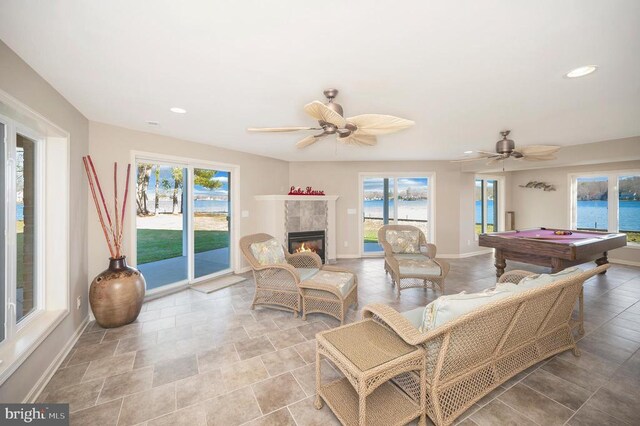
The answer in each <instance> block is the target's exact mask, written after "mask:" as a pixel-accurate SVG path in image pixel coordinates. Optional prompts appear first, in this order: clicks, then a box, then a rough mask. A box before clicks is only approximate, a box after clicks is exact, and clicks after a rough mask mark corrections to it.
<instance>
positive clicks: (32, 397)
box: [22, 316, 89, 404]
mask: <svg viewBox="0 0 640 426" xmlns="http://www.w3.org/2000/svg"><path fill="white" fill-rule="evenodd" d="M87 324H89V317H88V316H87V317H86V318H85V319H84V320H83V321H82V322H81V323H80V325H79V326H78V328H77V329H76V331H75V333H73V335H72V336H71V337H70V338H69V340H67V343H66V344H65V345H64V348H62V350H61V351H60V353H58V355H57V356H56V357H55V358H54V359H53V361H52V362H51V364H49V367H47V370H46V371H45V372H44V374H43V375H42V376H41V377H40V380H38V382H37V383H36V384H35V385H34V386H33V388H31V390H30V391H29V393H28V394H27V396H26V397H25V398H24V400H23V401H22V402H23V403H24V404H26V403H33V402H35V401H36V399H38V397H39V396H40V393H41V392H42V390H43V389H44V387H45V386H46V385H47V383H49V380H51V377H53V375H54V374H55V372H56V371H57V370H58V367H60V364H62V361H64V360H65V358H66V357H67V355H69V352H71V349H73V346H74V345H75V344H76V342H77V341H78V339H79V338H80V336H81V335H82V332H83V331H84V329H85V328H86V327H87Z"/></svg>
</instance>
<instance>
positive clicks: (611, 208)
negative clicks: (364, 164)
mask: <svg viewBox="0 0 640 426" xmlns="http://www.w3.org/2000/svg"><path fill="white" fill-rule="evenodd" d="M630 175H636V176H640V169H626V170H606V171H599V172H598V171H595V172H583V173H579V172H576V173H569V174H568V175H567V177H568V181H569V188H570V190H569V209H568V211H569V216H568V218H567V222H568V224H569V226H568V228H569V229H577V225H578V205H577V195H578V178H580V177H606V178H607V186H608V191H609V194H608V196H607V221H608V222H607V232H620V212H619V209H618V197H619V188H618V179H619V178H620V177H621V176H630ZM626 247H628V248H632V249H636V250H637V249H640V244H629V243H627V246H626Z"/></svg>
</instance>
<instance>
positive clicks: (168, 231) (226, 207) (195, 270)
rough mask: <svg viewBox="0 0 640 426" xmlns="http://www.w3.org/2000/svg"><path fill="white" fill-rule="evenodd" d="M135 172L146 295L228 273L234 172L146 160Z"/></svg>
mask: <svg viewBox="0 0 640 426" xmlns="http://www.w3.org/2000/svg"><path fill="white" fill-rule="evenodd" d="M173 161H177V162H173ZM136 170H137V173H136V190H135V198H136V207H137V208H136V263H137V268H138V269H140V271H141V272H142V273H143V274H144V276H145V280H146V283H147V290H154V289H160V288H168V287H169V286H173V285H184V284H185V283H194V282H196V281H201V280H204V279H208V278H210V277H212V276H214V275H219V274H224V273H227V272H229V271H230V270H231V267H232V261H231V259H232V256H231V254H232V253H233V250H232V248H231V220H230V212H231V191H230V186H229V185H230V183H231V174H232V168H230V167H228V166H223V165H220V167H217V166H213V164H210V165H208V166H204V165H201V164H197V163H194V162H193V161H192V160H188V159H184V160H176V159H171V158H156V157H155V156H149V155H144V156H139V157H137V158H136ZM233 173H234V176H235V171H234V172H233Z"/></svg>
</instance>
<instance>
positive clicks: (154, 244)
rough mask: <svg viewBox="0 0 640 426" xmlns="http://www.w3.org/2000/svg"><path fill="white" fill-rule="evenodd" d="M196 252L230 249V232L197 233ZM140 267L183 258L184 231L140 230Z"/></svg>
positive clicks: (138, 232)
mask: <svg viewBox="0 0 640 426" xmlns="http://www.w3.org/2000/svg"><path fill="white" fill-rule="evenodd" d="M195 233H196V239H195V252H196V253H201V252H203V251H209V250H215V249H219V248H223V247H229V232H228V231H195ZM137 234H138V251H137V253H138V265H142V264H144V263H149V262H155V261H157V260H164V259H171V258H172V257H179V256H182V231H180V230H166V229H138V231H137Z"/></svg>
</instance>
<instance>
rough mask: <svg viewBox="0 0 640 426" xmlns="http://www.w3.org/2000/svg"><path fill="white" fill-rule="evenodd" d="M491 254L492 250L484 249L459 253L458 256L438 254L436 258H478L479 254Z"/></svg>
mask: <svg viewBox="0 0 640 426" xmlns="http://www.w3.org/2000/svg"><path fill="white" fill-rule="evenodd" d="M489 253H493V249H491V248H490V249H484V250H478V251H472V252H469V253H460V254H438V255H436V257H440V258H442V259H464V258H466V257H473V256H480V255H481V254H489Z"/></svg>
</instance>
